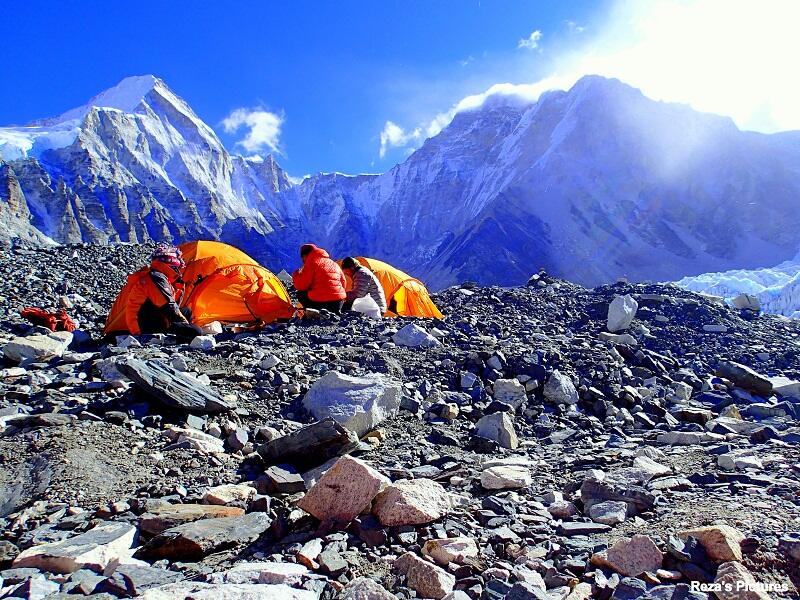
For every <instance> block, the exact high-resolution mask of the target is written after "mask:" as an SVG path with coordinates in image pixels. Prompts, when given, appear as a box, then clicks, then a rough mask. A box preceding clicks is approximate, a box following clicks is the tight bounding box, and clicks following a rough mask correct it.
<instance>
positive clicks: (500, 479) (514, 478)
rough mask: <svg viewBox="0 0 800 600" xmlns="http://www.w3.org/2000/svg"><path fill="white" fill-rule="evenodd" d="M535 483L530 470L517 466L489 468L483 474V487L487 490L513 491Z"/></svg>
mask: <svg viewBox="0 0 800 600" xmlns="http://www.w3.org/2000/svg"><path fill="white" fill-rule="evenodd" d="M532 482H533V478H532V477H531V472H530V469H528V468H527V467H517V466H497V467H489V468H487V469H484V470H483V471H482V472H481V485H482V486H483V487H484V489H487V490H513V489H519V488H523V487H526V486H528V485H530V484H531V483H532Z"/></svg>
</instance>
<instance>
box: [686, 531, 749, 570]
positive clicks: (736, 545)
mask: <svg viewBox="0 0 800 600" xmlns="http://www.w3.org/2000/svg"><path fill="white" fill-rule="evenodd" d="M690 536H691V537H693V538H697V541H699V542H700V544H701V545H702V546H703V548H705V549H706V553H707V554H708V556H709V558H711V560H716V561H720V562H722V561H726V562H727V561H732V560H735V561H740V560H742V546H741V543H742V540H743V539H744V538H745V535H744V534H743V533H742V532H741V531H739V530H738V529H735V528H733V527H731V526H730V525H710V526H708V527H696V528H694V529H687V530H685V531H681V532H680V533H679V534H678V537H680V538H681V539H686V538H687V537H690Z"/></svg>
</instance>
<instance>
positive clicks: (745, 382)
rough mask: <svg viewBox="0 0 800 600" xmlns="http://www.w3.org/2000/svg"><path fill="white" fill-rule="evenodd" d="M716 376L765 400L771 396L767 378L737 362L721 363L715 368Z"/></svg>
mask: <svg viewBox="0 0 800 600" xmlns="http://www.w3.org/2000/svg"><path fill="white" fill-rule="evenodd" d="M717 375H719V376H720V377H724V378H725V379H729V380H731V381H732V382H733V383H735V384H736V385H738V386H739V387H741V388H744V389H746V390H750V391H751V392H753V393H754V394H758V395H759V396H764V397H765V398H767V397H769V395H770V394H772V382H771V381H770V379H769V377H766V376H764V375H761V374H760V373H757V372H756V371H754V370H753V369H751V368H750V367H748V366H745V365H742V364H739V363H737V362H733V361H723V362H721V363H720V364H719V366H718V367H717Z"/></svg>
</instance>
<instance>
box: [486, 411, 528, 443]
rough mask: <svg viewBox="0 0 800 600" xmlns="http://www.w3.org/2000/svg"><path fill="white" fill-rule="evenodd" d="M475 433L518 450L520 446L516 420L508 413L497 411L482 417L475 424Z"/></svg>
mask: <svg viewBox="0 0 800 600" xmlns="http://www.w3.org/2000/svg"><path fill="white" fill-rule="evenodd" d="M475 434H476V435H478V436H480V437H483V438H486V439H489V440H493V441H495V442H497V443H498V444H500V446H502V447H503V448H509V449H510V450H516V448H517V447H518V446H519V439H518V438H517V432H516V431H515V430H514V422H513V421H512V420H511V417H510V416H509V414H508V413H505V412H496V413H492V414H490V415H486V416H485V417H481V418H480V420H478V422H477V423H476V424H475Z"/></svg>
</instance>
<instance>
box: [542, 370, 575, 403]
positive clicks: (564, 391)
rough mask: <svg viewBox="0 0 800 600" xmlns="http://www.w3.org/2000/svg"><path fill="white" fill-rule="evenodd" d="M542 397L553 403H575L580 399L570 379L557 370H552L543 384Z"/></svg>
mask: <svg viewBox="0 0 800 600" xmlns="http://www.w3.org/2000/svg"><path fill="white" fill-rule="evenodd" d="M544 397H545V399H546V400H549V401H550V402H552V403H553V404H577V403H578V400H579V399H580V398H579V397H578V390H577V389H575V384H574V383H572V379H570V378H569V377H568V376H566V375H564V374H563V373H561V372H559V371H553V374H552V375H550V378H549V379H548V380H547V383H545V384H544Z"/></svg>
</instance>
